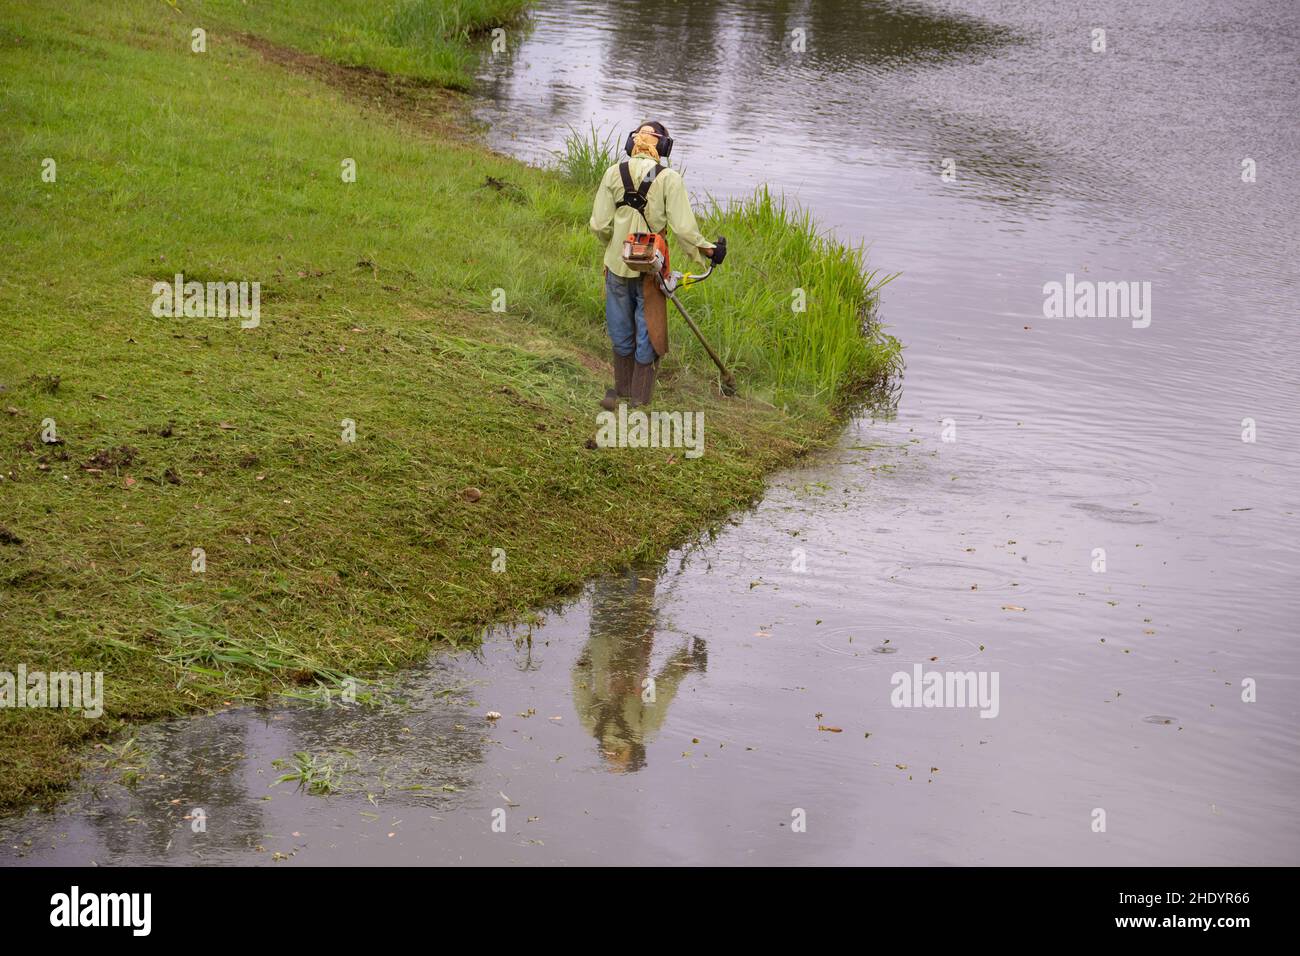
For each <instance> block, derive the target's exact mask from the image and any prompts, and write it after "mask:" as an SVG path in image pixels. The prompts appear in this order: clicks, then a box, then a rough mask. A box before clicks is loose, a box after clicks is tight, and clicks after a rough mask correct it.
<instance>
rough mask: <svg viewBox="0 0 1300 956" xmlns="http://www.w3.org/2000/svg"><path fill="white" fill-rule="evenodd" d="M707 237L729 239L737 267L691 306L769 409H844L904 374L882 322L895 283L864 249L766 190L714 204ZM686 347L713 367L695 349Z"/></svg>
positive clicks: (705, 222)
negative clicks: (885, 295)
mask: <svg viewBox="0 0 1300 956" xmlns="http://www.w3.org/2000/svg"><path fill="white" fill-rule="evenodd" d="M701 229H703V230H704V232H705V234H706V235H709V236H714V235H724V236H726V237H727V244H728V247H729V253H728V259H727V261H726V263H725V264H724V265H723V266H722V267H721V268H719V269H718V270H717V271H716V272H714V274H713V276H712V277H711V278H710V279H709V281H708V282H707V283H705V284H703V285H700V286H697V287H695V288H692V289H688V290H686V291H685V292H684V293H683V296H684V299H685V300H686V304H687V308H688V309H692V312H691V315H692V317H694V318H695V319H696V321H697V322H698V323H699V325H700V326H701V329H702V330H703V331H704V334H705V336H706V337H708V338H709V340H710V341H711V342H713V343H714V345H715V346H716V347H718V348H720V349H721V351H722V355H723V359H724V360H725V361H726V362H727V363H728V365H729V366H730V367H732V369H733V371H734V372H735V373H736V374H737V376H738V377H739V378H740V379H741V380H742V381H747V382H749V383H751V384H752V385H756V386H757V388H758V390H759V391H760V394H761V392H762V391H763V390H766V391H767V393H768V394H767V396H766V397H767V398H768V400H769V401H772V402H773V403H775V404H786V403H796V404H798V403H801V402H804V401H808V400H811V401H814V402H817V403H818V404H822V405H827V404H829V405H832V406H836V407H842V406H844V405H846V404H849V403H851V402H852V400H853V399H854V397H855V396H856V395H858V394H860V393H861V392H862V390H863V389H864V388H866V387H867V386H870V385H873V384H879V383H881V382H883V381H884V380H885V379H887V378H888V377H889V376H890V375H891V374H893V373H894V372H896V371H897V370H898V368H899V366H900V364H901V353H902V347H901V345H900V344H899V342H898V340H897V339H895V338H894V337H893V336H892V335H889V334H888V333H886V332H885V331H884V330H883V329H882V328H881V326H880V325H879V323H878V322H877V321H876V316H875V313H876V307H877V304H878V298H879V292H880V289H881V287H882V286H884V285H885V284H886V283H887V282H889V281H890V280H891V279H892V278H894V277H893V276H892V275H891V276H885V277H883V278H881V277H880V276H879V274H878V273H877V272H875V271H869V270H868V269H867V268H866V263H865V250H864V249H863V247H861V246H849V245H845V244H844V243H842V242H840V241H838V240H836V239H835V238H833V237H831V236H828V235H826V234H824V233H822V232H820V231H819V230H818V229H817V227H816V225H815V223H814V222H813V220H812V217H811V216H810V215H809V213H808V211H807V210H804V209H800V208H798V207H796V206H794V205H791V204H789V203H787V202H786V200H785V199H784V198H783V197H774V196H773V195H772V193H771V191H770V190H769V189H768V188H767V187H766V186H763V187H760V188H759V189H758V190H757V191H756V192H755V193H754V195H753V196H751V197H749V198H747V199H741V200H732V201H727V202H717V201H711V202H710V204H709V206H708V208H707V209H706V210H705V212H704V214H703V215H702V216H701ZM733 256H734V258H732V257H733ZM800 290H801V291H800ZM800 305H802V306H803V311H796V309H797V308H798V307H799V306H800ZM687 335H688V336H689V332H687ZM677 341H678V342H682V341H683V337H682V336H678V339H677ZM686 344H687V345H688V347H693V348H692V352H693V353H694V352H696V351H698V354H699V357H700V358H702V359H703V360H704V361H706V362H707V357H706V356H704V355H703V351H702V350H699V349H698V347H697V346H696V343H695V342H694V341H688V342H687V343H686Z"/></svg>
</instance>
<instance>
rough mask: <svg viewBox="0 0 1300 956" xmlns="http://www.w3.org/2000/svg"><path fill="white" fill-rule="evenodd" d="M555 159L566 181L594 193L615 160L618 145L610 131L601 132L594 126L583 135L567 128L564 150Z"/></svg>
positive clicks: (579, 131)
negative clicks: (592, 190)
mask: <svg viewBox="0 0 1300 956" xmlns="http://www.w3.org/2000/svg"><path fill="white" fill-rule="evenodd" d="M558 156H559V161H558V162H557V164H556V165H557V167H558V168H559V170H560V172H561V173H562V174H563V175H564V177H565V178H566V179H568V180H570V181H571V182H573V183H575V184H577V185H579V186H585V187H586V188H588V189H595V188H596V187H597V186H598V185H600V180H601V177H603V176H604V175H605V170H607V169H609V167H611V166H613V165H614V163H615V161H616V160H617V159H618V144H617V143H616V141H615V136H614V133H613V131H611V132H609V133H604V132H601V131H600V130H597V129H596V124H595V123H592V124H591V127H590V129H588V130H587V131H586V132H582V131H581V130H578V129H575V128H574V127H572V126H570V127H569V133H568V135H567V136H565V137H564V149H563V150H560V151H559V152H558Z"/></svg>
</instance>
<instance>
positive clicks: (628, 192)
mask: <svg viewBox="0 0 1300 956" xmlns="http://www.w3.org/2000/svg"><path fill="white" fill-rule="evenodd" d="M628 163H629V160H626V159H625V160H623V162H621V163H619V164H618V174H619V176H621V177H622V178H623V198H622V199H620V200H619V201H618V202H616V203H614V208H615V209H618V208H619V207H620V206H631V207H632V208H633V209H635V210H636V211H637V212H639V213H640V214H641V218H642V219H644V218H645V207H646V204H647V199H646V196H647V195H649V193H650V187H651V185H653V184H654V181H655V177H656V176H658V175H659V164H658V163H655V164H654V165H653V166H651V167H650V168H649V169H648V170H647V171H646V174H645V177H644V178H643V179H642V180H641V185H639V186H636V187H633V186H632V172H631V170H630V169H629V168H628ZM646 225H649V223H646Z"/></svg>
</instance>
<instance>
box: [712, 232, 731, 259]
mask: <svg viewBox="0 0 1300 956" xmlns="http://www.w3.org/2000/svg"><path fill="white" fill-rule="evenodd" d="M725 258H727V237H726V236H718V241H717V242H715V243H714V244H713V255H712V256H711V257H710V259H711V261H712V262H713V264H714V265H715V266H720V265H722V260H723V259H725Z"/></svg>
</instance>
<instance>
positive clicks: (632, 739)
mask: <svg viewBox="0 0 1300 956" xmlns="http://www.w3.org/2000/svg"><path fill="white" fill-rule="evenodd" d="M654 602H655V580H654V578H653V577H651V576H650V575H649V574H646V573H645V572H641V571H637V570H636V569H632V570H629V571H627V572H626V573H624V574H622V575H613V576H610V577H608V578H602V579H600V580H598V581H597V582H596V583H595V585H594V587H593V591H592V599H591V627H590V633H589V636H588V638H587V646H586V647H585V648H583V650H582V653H581V654H580V655H579V656H578V660H577V661H576V662H575V663H574V665H573V703H574V706H575V707H576V708H577V711H578V719H579V720H581V721H582V725H583V726H584V727H586V728H587V730H588V731H590V732H591V734H592V736H594V737H595V738H596V746H597V749H598V750H599V751H600V753H601V756H603V757H604V758H605V760H606V761H607V763H608V764H609V768H610V769H611V770H613V771H615V772H616V773H633V772H635V771H637V770H640V769H641V768H642V767H644V766H645V745H646V741H647V740H648V739H649V738H650V737H652V736H654V734H655V733H656V732H657V731H658V730H659V728H660V726H661V725H662V724H663V722H664V717H665V716H666V715H667V713H668V706H669V704H671V703H672V700H673V697H675V696H676V694H677V688H678V687H679V686H680V685H681V682H682V679H683V678H684V677H685V676H686V675H687V673H689V672H690V671H691V670H692V669H694V668H699V669H700V670H704V668H705V666H706V665H707V664H708V653H707V651H706V650H705V647H704V641H702V640H700V639H698V638H691V639H690V647H689V648H686V647H681V648H678V649H677V650H675V651H673V653H672V654H670V655H669V657H668V660H667V661H665V662H664V664H663V666H662V667H660V668H659V671H658V673H653V674H652V673H651V660H650V657H651V653H652V651H653V650H654V637H655V607H654Z"/></svg>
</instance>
